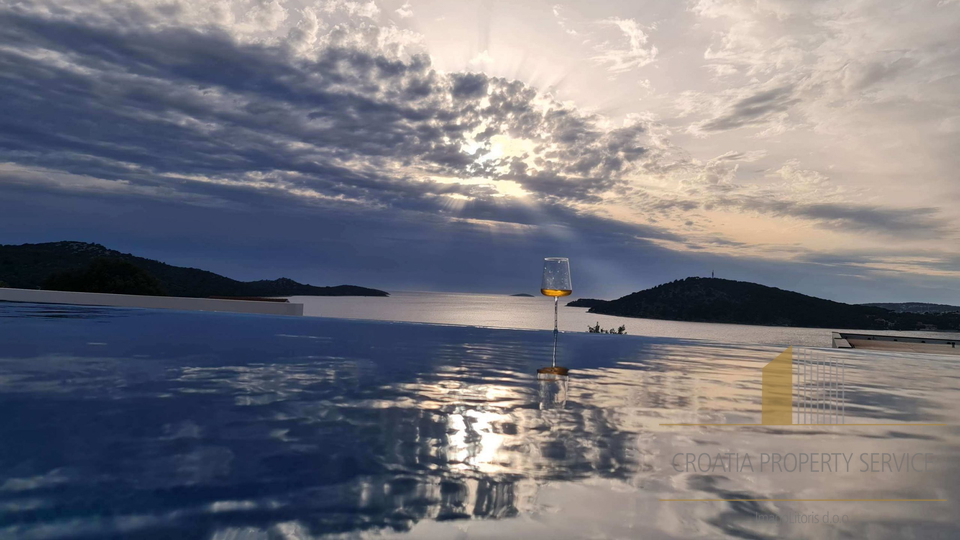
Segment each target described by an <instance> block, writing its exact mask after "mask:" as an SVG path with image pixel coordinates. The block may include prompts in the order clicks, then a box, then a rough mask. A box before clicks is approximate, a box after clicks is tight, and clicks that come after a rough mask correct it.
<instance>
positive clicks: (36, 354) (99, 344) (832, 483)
mask: <svg viewBox="0 0 960 540" xmlns="http://www.w3.org/2000/svg"><path fill="white" fill-rule="evenodd" d="M0 344H2V348H0V537H3V538H198V539H199V538H203V539H207V538H220V539H226V538H310V537H315V536H322V535H328V534H348V535H351V534H361V533H374V532H376V533H379V534H383V535H391V534H402V533H411V534H413V535H416V536H430V537H437V538H444V537H451V536H454V535H461V536H463V535H467V536H475V537H544V538H562V537H581V536H595V537H596V536H600V537H618V538H619V537H624V538H626V537H638V536H644V535H647V536H655V537H676V538H687V537H697V536H704V537H714V536H730V537H741V538H766V537H770V538H772V537H777V536H793V537H805V538H809V537H821V536H837V537H840V536H844V535H854V536H873V537H889V538H896V537H899V535H901V534H905V532H906V533H909V534H925V535H942V534H953V533H956V532H957V531H958V527H957V521H956V519H957V518H956V517H955V516H954V515H953V512H952V509H954V508H955V507H956V504H955V503H949V504H947V505H944V504H928V505H926V506H923V505H922V503H913V506H902V505H901V506H892V505H894V503H888V505H891V506H886V507H882V508H881V507H876V506H870V505H869V504H867V503H853V502H851V503H845V504H846V505H847V506H843V505H842V504H841V505H837V504H832V505H829V508H832V509H834V510H838V511H842V512H843V514H844V515H845V516H847V520H846V521H845V522H843V523H841V524H837V525H829V526H823V525H821V526H819V528H816V529H811V528H805V527H810V526H807V525H799V524H793V525H791V524H788V523H786V522H783V523H779V524H776V523H769V522H758V520H757V518H756V516H757V514H760V513H766V514H773V515H781V516H789V515H791V514H794V513H799V512H816V511H821V510H823V508H824V506H823V505H817V504H815V503H795V504H791V503H723V502H717V503H702V504H700V503H686V506H684V504H685V503H675V502H674V503H671V502H662V501H660V499H662V498H669V497H715V498H731V497H730V495H729V494H731V493H733V494H737V496H739V497H751V498H775V497H778V496H779V497H783V498H787V495H789V496H790V497H800V496H801V495H799V493H804V494H823V493H827V492H829V496H831V497H841V496H842V497H847V498H854V497H855V496H859V495H858V494H862V493H865V492H870V493H879V492H882V493H884V496H887V497H894V496H900V497H908V496H909V497H920V496H924V497H926V496H929V497H930V498H947V499H950V500H957V497H958V488H957V487H955V486H956V484H957V483H956V482H952V481H951V479H956V478H958V475H957V474H956V472H957V470H956V467H955V466H954V465H953V463H955V462H956V461H955V458H956V456H957V454H958V448H960V446H958V444H957V439H958V437H957V430H956V429H955V428H943V429H939V430H937V429H933V428H920V427H915V428H911V427H909V426H905V427H902V428H901V427H895V428H890V427H886V428H878V429H872V430H870V429H865V428H849V429H847V430H846V431H842V432H841V431H836V430H834V429H833V428H808V429H806V430H805V431H802V432H801V431H790V430H787V429H779V430H777V429H772V428H770V429H768V428H760V427H757V428H750V429H746V430H740V431H735V430H732V429H710V428H693V429H689V430H686V431H684V430H682V429H680V430H677V429H675V428H669V427H663V426H660V424H661V423H664V422H718V421H719V422H754V421H758V418H757V415H758V411H759V395H758V388H759V386H758V385H759V381H758V380H756V377H755V375H756V373H757V369H758V368H759V367H761V366H762V365H763V364H764V363H765V362H768V361H769V360H771V359H772V358H773V357H774V356H775V355H776V354H777V353H778V352H779V349H778V348H776V347H747V346H739V347H732V346H722V345H716V346H713V345H710V344H704V343H702V342H694V341H689V342H688V341H683V340H677V339H655V338H643V339H639V338H633V337H623V336H606V335H602V336H601V335H589V334H567V335H563V336H561V339H560V359H561V364H563V365H565V366H567V367H569V368H570V369H571V376H570V378H569V379H568V380H561V381H538V380H537V375H536V369H537V368H539V367H543V366H544V365H546V364H549V361H550V360H549V359H550V356H551V347H552V334H551V333H550V332H536V331H512V330H493V329H483V328H470V327H452V326H434V325H420V324H406V323H380V322H370V321H348V320H337V319H323V318H293V317H268V316H251V315H233V314H213V313H185V312H173V311H151V310H138V309H115V308H84V307H63V306H42V305H32V304H12V303H6V304H5V303H0ZM785 345H788V344H785ZM876 363H877V360H876V359H874V358H867V357H863V356H857V355H851V359H850V363H849V368H848V369H849V370H850V371H848V377H849V378H850V386H849V396H848V404H847V407H848V408H847V414H848V415H849V417H850V418H855V417H857V418H859V419H858V420H856V421H857V422H861V421H878V422H894V421H897V422H899V421H906V422H909V421H913V422H921V421H922V422H936V421H943V419H944V418H951V419H954V418H956V417H957V416H956V414H955V413H956V412H957V404H958V400H957V396H958V390H957V376H956V374H957V371H956V369H955V367H954V366H953V365H952V364H951V363H950V362H949V361H947V360H944V359H934V360H926V359H922V360H911V359H903V358H899V359H897V360H896V361H893V360H889V361H887V363H886V364H884V365H885V366H887V367H886V368H884V373H883V374H882V375H876V376H874V375H872V374H871V370H872V369H873V367H872V366H875V365H876ZM896 370H902V373H901V372H897V371H896ZM850 418H848V419H847V421H851V420H850ZM864 419H866V420H864ZM878 419H879V420H878ZM885 444H886V445H887V446H886V447H884V446H883V445H885ZM821 447H822V448H827V449H833V451H846V452H857V453H860V452H861V451H867V450H868V449H878V448H879V450H876V451H878V452H887V451H890V452H893V451H911V452H912V451H924V452H933V453H936V454H937V455H938V456H939V459H940V460H941V464H940V467H941V468H940V469H939V470H938V471H936V472H935V473H933V472H931V473H918V474H916V475H912V476H910V475H899V476H896V475H879V476H870V475H866V476H865V475H858V474H853V473H851V474H847V475H831V476H830V477H823V476H819V477H810V476H797V475H793V476H789V475H783V476H778V475H772V476H771V475H763V474H756V475H749V474H737V473H733V472H729V471H727V472H723V471H720V472H718V471H709V472H703V471H685V472H684V473H683V474H678V473H677V472H676V471H675V470H673V469H672V468H671V465H670V463H671V460H670V457H671V456H672V455H674V454H675V453H677V452H687V451H697V452H700V451H704V452H710V453H716V452H718V451H721V450H722V451H725V452H755V453H760V452H762V451H768V450H769V451H791V449H792V450H793V451H797V450H796V449H798V448H808V449H810V451H814V450H816V451H821ZM765 449H766V450H765ZM784 449H785V450H784ZM823 451H827V450H823ZM696 505H699V506H696ZM829 508H828V509H829ZM448 524H449V525H448ZM467 525H471V527H467V528H465V527H466V526H467ZM447 527H449V528H447ZM942 537H944V538H946V537H948V536H942Z"/></svg>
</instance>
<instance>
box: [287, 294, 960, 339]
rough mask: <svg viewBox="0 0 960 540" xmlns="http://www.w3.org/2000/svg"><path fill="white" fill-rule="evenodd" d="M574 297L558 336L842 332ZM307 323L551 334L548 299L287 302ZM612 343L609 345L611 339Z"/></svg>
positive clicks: (563, 311) (824, 335)
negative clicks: (673, 316) (616, 311)
mask: <svg viewBox="0 0 960 540" xmlns="http://www.w3.org/2000/svg"><path fill="white" fill-rule="evenodd" d="M575 299H576V297H567V298H561V299H560V309H559V317H558V320H559V328H560V331H561V332H587V327H589V326H595V325H596V324H599V325H600V327H601V328H602V329H605V330H610V329H611V328H613V329H616V328H619V327H620V326H621V325H622V326H626V332H627V334H628V335H634V336H648V337H665V338H680V339H688V340H689V339H692V340H702V341H709V342H719V343H741V344H754V345H771V346H783V347H788V346H791V345H793V346H803V347H830V346H831V345H832V335H831V334H832V332H833V331H844V330H848V329H841V328H826V329H825V328H796V327H783V326H751V325H742V324H717V323H700V322H682V321H664V320H656V319H639V318H631V317H615V316H611V315H598V314H595V313H588V312H587V308H577V307H568V306H567V305H566V304H567V303H569V302H572V301H573V300H575ZM289 300H290V301H291V302H295V303H301V304H303V314H304V315H306V316H311V317H330V318H340V319H365V320H376V321H394V322H416V323H427V324H446V325H455V326H476V327H484V328H508V329H513V330H552V329H553V299H552V298H547V297H544V296H534V297H520V296H510V295H505V294H472V293H445V292H409V291H398V292H391V293H390V296H389V297H364V296H343V297H330V296H322V297H321V296H292V297H290V298H289ZM882 333H884V334H891V335H910V336H924V337H960V334H957V333H944V332H882ZM611 339H613V338H612V337H611Z"/></svg>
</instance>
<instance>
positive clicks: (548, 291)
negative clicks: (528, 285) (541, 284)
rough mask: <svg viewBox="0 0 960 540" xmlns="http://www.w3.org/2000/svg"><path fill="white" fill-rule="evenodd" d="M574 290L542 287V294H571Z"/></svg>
mask: <svg viewBox="0 0 960 540" xmlns="http://www.w3.org/2000/svg"><path fill="white" fill-rule="evenodd" d="M572 292H573V291H572V290H570V289H540V294H542V295H544V296H570V293H572Z"/></svg>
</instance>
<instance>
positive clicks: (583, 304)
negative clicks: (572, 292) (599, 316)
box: [567, 298, 606, 308]
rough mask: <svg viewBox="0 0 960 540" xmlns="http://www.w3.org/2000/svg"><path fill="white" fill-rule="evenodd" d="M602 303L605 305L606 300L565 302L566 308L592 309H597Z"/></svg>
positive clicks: (582, 299)
mask: <svg viewBox="0 0 960 540" xmlns="http://www.w3.org/2000/svg"><path fill="white" fill-rule="evenodd" d="M603 303H606V300H597V299H596V298H577V299H576V300H574V301H572V302H567V307H585V308H592V307H597V306H599V305H600V304H603Z"/></svg>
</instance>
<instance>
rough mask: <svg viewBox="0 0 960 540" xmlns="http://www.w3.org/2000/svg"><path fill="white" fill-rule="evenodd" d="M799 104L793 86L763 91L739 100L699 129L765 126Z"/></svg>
mask: <svg viewBox="0 0 960 540" xmlns="http://www.w3.org/2000/svg"><path fill="white" fill-rule="evenodd" d="M798 102H799V99H797V98H796V97H795V95H794V88H793V86H792V85H784V86H780V87H776V88H771V89H769V90H763V91H760V92H756V93H754V94H752V95H750V96H747V97H744V98H741V99H739V100H737V101H736V102H734V103H733V104H731V105H730V107H729V108H728V109H727V110H726V111H724V112H723V113H722V114H720V115H719V116H717V117H716V118H713V119H711V120H708V121H706V122H703V123H701V124H700V125H699V126H698V128H699V129H700V130H703V131H725V130H728V129H736V128H740V127H744V126H755V125H760V124H764V123H767V122H769V121H770V120H771V119H773V118H776V117H779V116H780V115H782V114H784V113H786V112H787V111H789V110H790V107H791V106H793V105H794V104H796V103H798Z"/></svg>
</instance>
